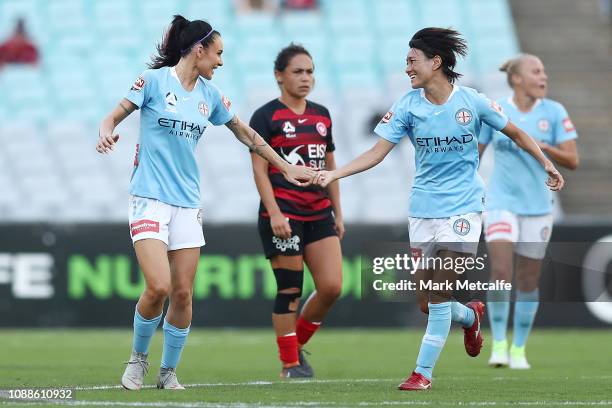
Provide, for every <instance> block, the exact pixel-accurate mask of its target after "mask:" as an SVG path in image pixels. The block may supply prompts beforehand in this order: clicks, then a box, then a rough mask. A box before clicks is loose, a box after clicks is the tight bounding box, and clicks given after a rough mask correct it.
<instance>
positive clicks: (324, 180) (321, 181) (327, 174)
mask: <svg viewBox="0 0 612 408" xmlns="http://www.w3.org/2000/svg"><path fill="white" fill-rule="evenodd" d="M334 180H336V174H335V173H334V171H333V170H331V171H327V170H321V171H319V172H318V173H317V175H316V176H315V178H314V180H313V181H312V184H316V185H318V186H320V187H322V188H325V187H327V186H328V185H329V184H330V183H332V182H333V181H334Z"/></svg>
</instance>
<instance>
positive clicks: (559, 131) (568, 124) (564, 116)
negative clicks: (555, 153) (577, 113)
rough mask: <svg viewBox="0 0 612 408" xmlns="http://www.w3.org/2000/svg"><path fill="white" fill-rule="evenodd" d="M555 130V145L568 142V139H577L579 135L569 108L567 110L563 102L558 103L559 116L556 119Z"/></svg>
mask: <svg viewBox="0 0 612 408" xmlns="http://www.w3.org/2000/svg"><path fill="white" fill-rule="evenodd" d="M553 132H554V135H553V141H554V144H555V145H558V144H561V143H563V142H567V141H568V140H572V139H576V138H577V137H578V134H577V133H576V129H575V128H574V124H573V123H572V120H571V119H570V117H569V115H568V113H567V110H565V108H564V107H563V105H561V104H558V105H557V117H556V119H555V126H554V128H553Z"/></svg>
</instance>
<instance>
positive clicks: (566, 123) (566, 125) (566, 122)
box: [563, 118, 575, 132]
mask: <svg viewBox="0 0 612 408" xmlns="http://www.w3.org/2000/svg"><path fill="white" fill-rule="evenodd" d="M563 129H565V131H566V132H573V131H574V130H575V129H574V124H573V123H572V120H571V119H570V118H565V119H563Z"/></svg>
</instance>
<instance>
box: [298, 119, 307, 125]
mask: <svg viewBox="0 0 612 408" xmlns="http://www.w3.org/2000/svg"><path fill="white" fill-rule="evenodd" d="M307 120H308V119H298V123H299V124H300V125H301V124H302V123H304V122H306V121H307Z"/></svg>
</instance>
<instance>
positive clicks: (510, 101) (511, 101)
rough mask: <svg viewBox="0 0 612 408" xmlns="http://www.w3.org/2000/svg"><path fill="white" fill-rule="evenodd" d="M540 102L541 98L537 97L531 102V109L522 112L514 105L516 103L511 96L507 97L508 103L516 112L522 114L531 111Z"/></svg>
mask: <svg viewBox="0 0 612 408" xmlns="http://www.w3.org/2000/svg"><path fill="white" fill-rule="evenodd" d="M541 103H542V99H537V100H536V101H535V103H534V104H533V106H532V107H531V110H529V112H523V111H522V110H520V109H519V108H518V106H516V103H514V99H512V96H509V97H508V104H509V105H510V106H512V107H513V108H514V109H515V110H516V111H517V112H519V113H522V114H524V115H526V114H528V113H531V112H533V111H534V110H535V108H536V107H537V106H538V105H539V104H541Z"/></svg>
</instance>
